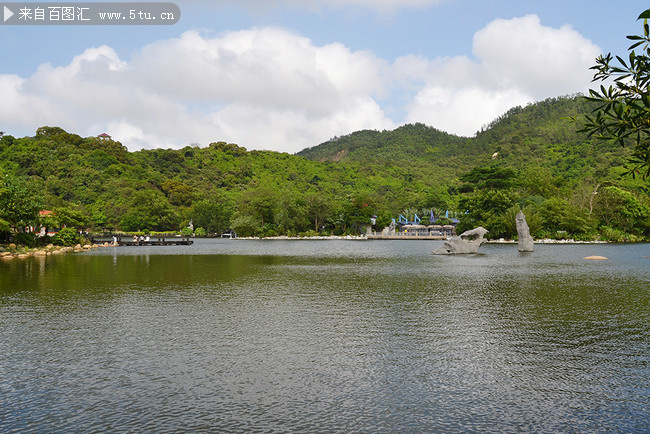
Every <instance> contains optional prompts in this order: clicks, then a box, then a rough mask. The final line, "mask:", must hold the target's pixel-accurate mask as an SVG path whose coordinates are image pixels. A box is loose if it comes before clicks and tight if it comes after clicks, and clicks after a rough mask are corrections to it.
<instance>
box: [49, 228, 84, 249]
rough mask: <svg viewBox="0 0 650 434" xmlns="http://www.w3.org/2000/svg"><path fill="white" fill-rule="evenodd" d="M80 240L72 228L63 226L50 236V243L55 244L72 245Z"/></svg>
mask: <svg viewBox="0 0 650 434" xmlns="http://www.w3.org/2000/svg"><path fill="white" fill-rule="evenodd" d="M80 242H81V236H80V235H79V233H78V232H77V231H76V229H74V228H63V229H61V230H60V231H59V233H58V234H56V235H54V236H53V237H52V244H55V245H57V246H74V245H75V244H79V243H80Z"/></svg>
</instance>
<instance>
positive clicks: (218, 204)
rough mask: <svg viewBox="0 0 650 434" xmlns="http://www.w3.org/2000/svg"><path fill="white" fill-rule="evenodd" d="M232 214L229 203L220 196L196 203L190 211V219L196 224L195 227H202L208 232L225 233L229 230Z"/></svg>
mask: <svg viewBox="0 0 650 434" xmlns="http://www.w3.org/2000/svg"><path fill="white" fill-rule="evenodd" d="M231 214H232V211H231V209H230V203H229V201H227V200H226V199H225V197H223V196H219V197H216V198H212V199H210V200H207V199H202V200H199V201H196V202H194V203H193V204H192V207H191V208H190V211H189V218H191V219H192V221H193V222H194V226H196V227H202V228H204V229H205V230H206V231H207V232H225V231H226V230H228V223H229V222H230V216H231Z"/></svg>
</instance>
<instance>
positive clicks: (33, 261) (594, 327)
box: [0, 240, 650, 433]
mask: <svg viewBox="0 0 650 434" xmlns="http://www.w3.org/2000/svg"><path fill="white" fill-rule="evenodd" d="M440 244H441V243H440V242H431V241H348V240H319V241H297V240H272V241H271V240H196V243H195V244H194V245H192V246H168V247H117V248H101V249H98V250H93V251H91V252H87V253H81V254H68V255H59V256H50V257H47V258H28V259H23V260H18V259H14V260H11V261H0V432H26V431H32V432H34V431H37V432H71V431H73V432H79V431H83V432H105V431H119V432H129V431H130V432H134V431H135V432H141V431H154V432H179V431H181V432H184V431H185V432H187V431H192V432H208V431H209V432H373V433H374V432H467V431H474V432H476V431H480V432H520V431H534V432H648V431H650V410H649V409H650V324H649V321H648V319H649V318H650V259H649V258H648V256H650V244H599V245H587V244H576V245H539V244H538V245H536V246H535V249H536V250H535V252H534V253H531V254H522V253H518V252H517V246H516V245H503V244H490V245H484V246H482V247H481V249H480V250H479V252H480V253H479V254H477V255H470V256H433V255H431V251H432V250H433V249H434V248H435V247H437V246H438V245H440ZM589 255H602V256H606V257H608V258H609V259H608V260H607V261H588V260H583V259H582V258H584V257H586V256H589Z"/></svg>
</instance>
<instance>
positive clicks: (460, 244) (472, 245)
mask: <svg viewBox="0 0 650 434" xmlns="http://www.w3.org/2000/svg"><path fill="white" fill-rule="evenodd" d="M487 233H488V231H487V229H485V228H482V227H480V226H479V227H477V228H474V229H472V230H470V231H465V232H463V233H462V234H460V236H456V237H451V238H449V239H448V240H447V241H445V242H444V244H443V245H442V246H440V247H438V248H437V249H436V250H434V251H433V252H432V253H433V254H434V255H462V254H471V253H476V252H477V251H478V248H479V247H481V244H483V243H484V242H485V239H484V238H483V237H484V236H485V234H487Z"/></svg>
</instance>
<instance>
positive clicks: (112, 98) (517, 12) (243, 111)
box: [0, 0, 648, 153]
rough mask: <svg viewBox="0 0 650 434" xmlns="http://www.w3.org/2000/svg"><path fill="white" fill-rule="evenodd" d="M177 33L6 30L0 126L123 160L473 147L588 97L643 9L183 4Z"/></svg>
mask: <svg viewBox="0 0 650 434" xmlns="http://www.w3.org/2000/svg"><path fill="white" fill-rule="evenodd" d="M175 3H176V4H177V5H178V6H179V7H180V9H181V12H182V16H181V19H180V21H179V22H178V23H177V24H175V25H173V26H0V50H1V51H2V61H1V63H0V97H1V99H2V103H0V130H2V131H5V132H6V133H8V134H12V135H14V136H17V137H22V136H26V135H33V134H34V131H35V130H36V128H38V127H39V126H42V125H50V126H60V127H62V128H64V129H66V130H68V131H70V132H75V133H77V134H80V135H82V136H90V135H97V134H99V133H102V132H107V133H109V134H111V135H112V136H113V137H114V138H115V139H116V140H120V141H121V142H122V143H123V144H125V145H127V146H128V147H129V149H131V150H135V149H139V148H156V147H165V148H167V147H171V148H179V147H182V146H185V145H189V144H200V145H202V146H206V145H208V144H209V143H210V142H213V141H221V140H223V141H228V142H233V143H237V144H239V145H242V146H245V147H247V148H249V149H272V150H278V151H282V152H291V153H293V152H297V151H299V150H301V149H303V148H305V147H310V146H314V145H317V144H319V143H321V142H323V141H325V140H327V139H329V138H331V137H333V136H337V135H344V134H348V133H350V132H353V131H356V130H360V129H378V130H382V129H392V128H395V127H397V126H399V125H402V124H404V123H413V122H422V123H425V124H427V125H431V126H433V127H436V128H438V129H440V130H443V131H447V132H450V133H454V134H458V135H464V136H471V135H473V134H474V133H475V132H476V131H477V130H479V129H480V128H481V126H483V125H485V124H487V123H489V122H490V121H491V120H493V119H494V118H496V117H497V116H499V115H501V114H503V113H504V112H506V111H507V110H508V109H509V108H511V107H513V106H515V105H525V104H528V103H531V102H534V101H538V100H543V99H545V98H548V97H554V96H559V95H566V94H572V93H576V92H585V91H586V90H587V89H588V88H589V86H590V80H591V76H592V75H591V72H589V70H588V68H589V67H590V66H591V65H593V63H594V58H595V57H596V56H597V55H598V54H600V53H606V52H610V51H611V52H614V53H615V54H625V53H626V50H627V46H628V45H629V44H628V41H627V40H626V39H625V36H626V35H628V34H634V33H640V32H641V30H642V23H641V22H640V21H637V20H636V17H637V16H638V15H639V14H640V13H641V12H642V11H643V10H644V9H647V8H648V5H647V4H645V2H641V1H638V0H626V1H625V2H618V3H617V4H615V2H611V1H602V0H595V1H594V0H591V1H584V0H570V1H566V0H565V1H556V0H545V1H532V0H502V1H498V0H492V1H490V0H484V1H477V0H474V1H470V0H330V1H326V0H238V1H234V0H224V1H203V0H179V1H177V2H175Z"/></svg>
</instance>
